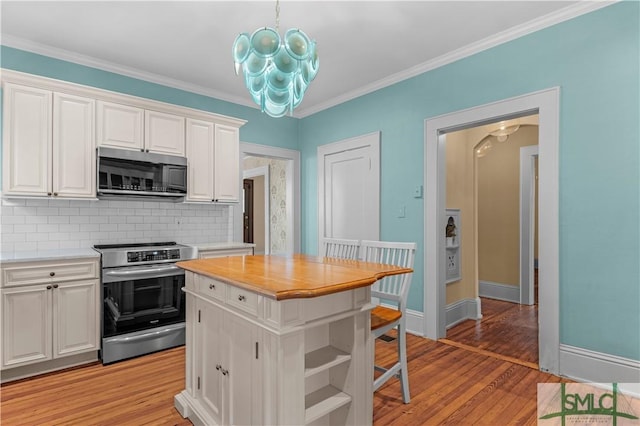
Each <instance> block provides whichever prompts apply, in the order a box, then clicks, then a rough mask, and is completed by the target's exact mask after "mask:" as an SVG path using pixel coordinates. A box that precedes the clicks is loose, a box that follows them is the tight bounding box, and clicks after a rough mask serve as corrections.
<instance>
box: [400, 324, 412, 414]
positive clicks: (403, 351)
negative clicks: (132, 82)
mask: <svg viewBox="0 0 640 426" xmlns="http://www.w3.org/2000/svg"><path fill="white" fill-rule="evenodd" d="M398 355H399V357H400V386H401V387H402V399H403V400H404V403H405V404H408V403H409V401H410V400H411V396H410V395H409V373H408V370H407V336H406V333H405V324H404V318H403V319H402V320H401V321H400V324H399V325H398Z"/></svg>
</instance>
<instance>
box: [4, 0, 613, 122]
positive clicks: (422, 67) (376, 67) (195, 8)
mask: <svg viewBox="0 0 640 426" xmlns="http://www.w3.org/2000/svg"><path fill="white" fill-rule="evenodd" d="M275 4H276V3H275V1H258V2H249V1H239V0H237V1H193V2H191V1H161V2H154V1H69V2H59V1H44V2H32V1H7V0H2V1H1V2H0V7H1V17H2V18H1V19H2V21H1V31H2V32H1V35H2V44H3V45H6V46H10V47H15V48H19V49H23V50H28V51H31V52H35V53H40V54H44V55H47V56H52V57H56V58H59V59H64V60H68V61H72V62H76V63H80V64H84V65H89V66H93V67H96V68H100V69H104V70H108V71H113V72H117V73H120V74H124V75H128V76H132V77H136V78H141V79H144V80H148V81H152V82H157V83H160V84H165V85H168V86H171V87H177V88H180V89H185V90H188V91H192V92H195V93H200V94H204V95H208V96H212V97H215V98H219V99H222V100H226V101H230V102H234V103H238V104H242V105H251V106H255V105H253V104H252V102H251V99H250V97H249V94H248V93H247V91H246V89H245V87H244V82H243V78H242V77H238V76H236V75H235V72H234V67H233V60H232V58H231V47H232V44H233V41H234V39H235V37H236V36H237V35H238V34H239V33H241V32H248V33H252V32H253V31H254V30H256V29H257V28H259V27H264V26H271V27H275ZM603 4H604V5H606V4H608V3H602V2H585V1H581V2H577V1H333V2H330V1H285V0H283V1H282V2H281V3H280V34H284V32H285V31H286V30H287V29H289V28H292V27H297V28H300V29H301V30H303V31H304V32H306V33H307V34H308V35H309V36H310V37H311V38H313V39H315V40H316V41H317V44H318V53H319V57H320V71H319V73H318V76H317V77H316V79H315V80H314V81H313V82H312V83H311V85H310V86H309V89H308V90H307V93H306V95H305V98H304V100H303V102H302V104H301V105H300V107H298V109H297V110H296V112H295V114H294V116H296V117H304V116H307V115H310V114H313V113H315V112H318V111H321V110H323V109H325V108H328V107H331V106H333V105H336V104H338V103H341V102H344V101H346V100H349V99H352V98H354V97H357V96H360V95H362V94H365V93H369V92H371V91H373V90H376V89H379V88H381V87H385V86H387V85H389V84H393V83H395V82H397V81H401V80H403V79H406V78H408V77H411V76H414V75H417V74H420V73H422V72H425V71H427V70H429V69H433V68H435V67H437V66H441V65H444V64H446V63H449V62H452V61H454V60H456V59H459V58H462V57H464V56H467V55H469V54H473V53H476V52H478V51H481V50H484V49H486V48H489V47H492V46H494V45H496V44H499V43H502V42H505V41H508V40H511V39H513V38H516V37H519V36H521V35H524V34H528V33H530V32H532V31H536V30H538V29H541V28H544V27H546V26H549V25H552V24H555V23H558V22H562V21H564V20H567V19H570V18H573V17H575V16H578V15H580V14H583V13H586V12H588V11H591V10H594V9H595V8H599V7H602V5H603Z"/></svg>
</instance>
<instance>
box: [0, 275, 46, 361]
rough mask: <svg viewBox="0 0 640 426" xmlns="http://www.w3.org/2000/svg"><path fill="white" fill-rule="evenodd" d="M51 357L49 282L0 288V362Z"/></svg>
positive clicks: (40, 359) (42, 359)
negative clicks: (0, 316)
mask: <svg viewBox="0 0 640 426" xmlns="http://www.w3.org/2000/svg"><path fill="white" fill-rule="evenodd" d="M48 359H51V286H50V285H34V286H24V287H15V288H5V289H3V290H2V366H3V367H12V366H15V365H19V364H22V363H25V364H30V363H33V362H37V361H45V360H48Z"/></svg>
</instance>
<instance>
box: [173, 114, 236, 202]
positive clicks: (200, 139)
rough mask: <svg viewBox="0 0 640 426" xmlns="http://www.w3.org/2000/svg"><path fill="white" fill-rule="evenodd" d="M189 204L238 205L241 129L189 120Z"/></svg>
mask: <svg viewBox="0 0 640 426" xmlns="http://www.w3.org/2000/svg"><path fill="white" fill-rule="evenodd" d="M186 134H187V160H188V161H189V165H188V173H189V180H188V183H187V201H206V202H211V201H215V202H226V203H235V202H238V200H239V198H240V139H239V135H240V130H239V128H238V127H234V126H228V125H223V124H217V123H213V122H209V121H203V120H194V119H187V132H186Z"/></svg>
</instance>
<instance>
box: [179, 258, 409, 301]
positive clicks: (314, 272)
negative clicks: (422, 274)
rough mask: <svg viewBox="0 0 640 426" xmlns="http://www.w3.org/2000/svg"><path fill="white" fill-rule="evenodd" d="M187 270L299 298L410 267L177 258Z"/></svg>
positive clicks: (355, 285) (265, 293)
mask: <svg viewBox="0 0 640 426" xmlns="http://www.w3.org/2000/svg"><path fill="white" fill-rule="evenodd" d="M177 265H178V266H179V267H181V268H183V269H186V270H187V271H191V272H195V273H197V274H200V275H205V276H208V277H211V278H215V279H217V280H220V281H222V282H226V283H228V284H231V285H234V286H237V287H241V288H244V289H246V290H249V291H252V292H255V293H258V294H261V295H263V296H266V297H269V298H272V299H275V300H286V299H303V298H310V297H319V296H325V295H328V294H333V293H338V292H341V291H347V290H353V289H356V288H360V287H364V286H370V285H371V284H373V283H374V282H376V281H377V280H379V279H380V278H383V277H385V276H388V275H396V274H405V273H409V272H412V269H409V268H403V267H399V266H394V265H383V264H379V263H368V262H361V261H356V260H345V259H335V258H328V257H317V256H309V255H303V254H295V255H292V256H275V255H264V256H231V257H221V258H213V259H198V260H189V261H185V262H178V263H177Z"/></svg>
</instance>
